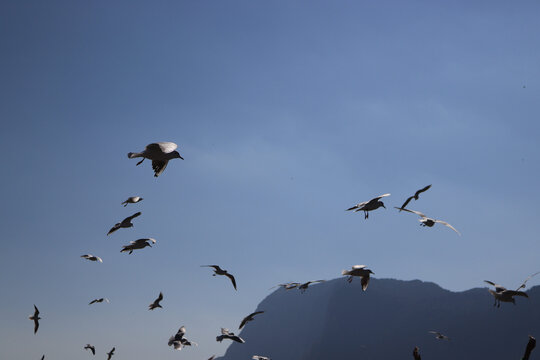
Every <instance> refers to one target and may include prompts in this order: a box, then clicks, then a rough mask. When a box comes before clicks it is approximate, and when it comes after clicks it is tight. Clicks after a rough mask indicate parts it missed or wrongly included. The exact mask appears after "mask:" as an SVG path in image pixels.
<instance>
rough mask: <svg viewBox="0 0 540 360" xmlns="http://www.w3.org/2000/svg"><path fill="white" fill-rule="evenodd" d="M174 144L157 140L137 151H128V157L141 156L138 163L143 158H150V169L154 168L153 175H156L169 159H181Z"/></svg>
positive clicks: (162, 169)
mask: <svg viewBox="0 0 540 360" xmlns="http://www.w3.org/2000/svg"><path fill="white" fill-rule="evenodd" d="M177 147H178V145H176V144H175V143H173V142H158V143H152V144H149V145H146V148H145V149H144V150H143V151H142V152H139V153H132V152H130V153H128V158H130V159H134V158H138V157H142V158H143V159H142V160H141V161H139V162H138V163H137V165H140V164H141V163H142V162H143V161H144V159H149V160H152V169H154V177H158V176H159V175H161V173H162V172H163V171H164V170H165V168H166V167H167V164H168V163H169V160H172V159H182V160H184V158H183V157H182V156H180V153H179V152H178V151H176V148H177Z"/></svg>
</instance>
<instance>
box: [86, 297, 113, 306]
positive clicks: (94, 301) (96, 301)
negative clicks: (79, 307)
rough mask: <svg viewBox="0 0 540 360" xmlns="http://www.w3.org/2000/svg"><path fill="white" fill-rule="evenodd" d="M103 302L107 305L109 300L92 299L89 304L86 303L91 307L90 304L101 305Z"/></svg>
mask: <svg viewBox="0 0 540 360" xmlns="http://www.w3.org/2000/svg"><path fill="white" fill-rule="evenodd" d="M103 301H105V302H107V303H108V302H109V299H107V298H99V299H94V300H92V301H90V303H88V305H92V304H95V303H102V302H103Z"/></svg>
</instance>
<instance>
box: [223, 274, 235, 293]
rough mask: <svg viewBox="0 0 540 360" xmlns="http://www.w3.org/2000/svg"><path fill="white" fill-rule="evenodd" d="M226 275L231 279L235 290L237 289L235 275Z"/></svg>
mask: <svg viewBox="0 0 540 360" xmlns="http://www.w3.org/2000/svg"><path fill="white" fill-rule="evenodd" d="M225 276H227V277H228V278H229V279H231V282H232V286H233V287H234V290H236V280H235V279H234V276H232V275H231V274H229V273H227V274H225Z"/></svg>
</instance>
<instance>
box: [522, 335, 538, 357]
mask: <svg viewBox="0 0 540 360" xmlns="http://www.w3.org/2000/svg"><path fill="white" fill-rule="evenodd" d="M535 347H536V339H535V338H534V337H532V336H531V335H529V342H528V343H527V347H526V348H525V354H524V355H523V360H529V357H530V356H531V352H532V351H533V350H534V348H535Z"/></svg>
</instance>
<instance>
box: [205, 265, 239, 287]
mask: <svg viewBox="0 0 540 360" xmlns="http://www.w3.org/2000/svg"><path fill="white" fill-rule="evenodd" d="M201 267H211V268H214V273H213V274H212V276H216V275H225V276H226V277H228V278H229V279H231V282H232V284H233V287H234V290H236V280H235V279H234V276H232V275H231V274H229V273H228V272H227V270H223V269H222V268H220V267H219V265H201Z"/></svg>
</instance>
